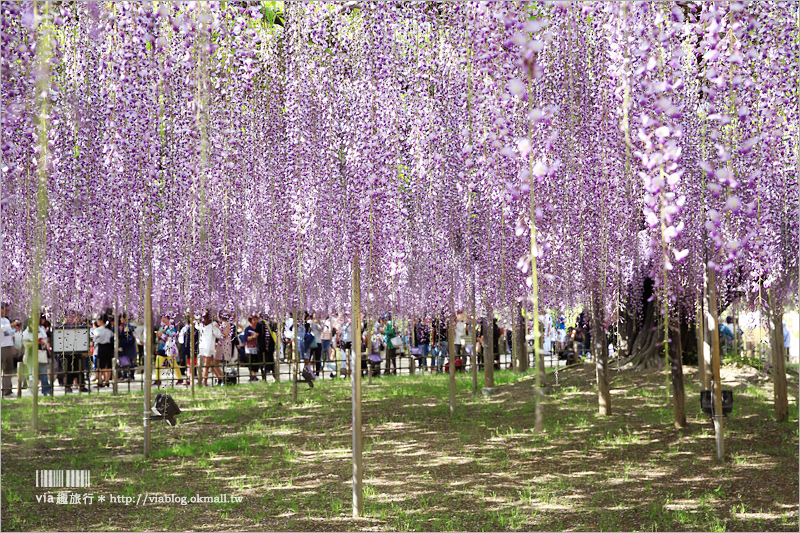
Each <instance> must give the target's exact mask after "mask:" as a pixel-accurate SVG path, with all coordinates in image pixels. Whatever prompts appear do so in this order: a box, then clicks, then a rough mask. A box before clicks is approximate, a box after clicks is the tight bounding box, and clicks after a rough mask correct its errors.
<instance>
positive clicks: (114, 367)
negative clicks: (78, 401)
mask: <svg viewBox="0 0 800 533" xmlns="http://www.w3.org/2000/svg"><path fill="white" fill-rule="evenodd" d="M117 357H119V309H118V306H117V305H116V304H115V305H114V357H112V358H111V392H112V393H113V394H115V395H116V394H117Z"/></svg>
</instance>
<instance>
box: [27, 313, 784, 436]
mask: <svg viewBox="0 0 800 533" xmlns="http://www.w3.org/2000/svg"><path fill="white" fill-rule="evenodd" d="M38 305H39V304H38V302H36V307H38ZM34 310H36V309H35V308H34ZM34 318H35V320H34ZM34 328H35V329H34ZM30 329H31V333H32V334H33V342H32V343H31V346H30V353H29V355H28V366H29V367H30V371H31V375H32V376H33V379H32V381H31V383H28V387H30V388H31V394H32V395H33V404H32V405H31V431H32V432H33V435H34V436H36V435H38V434H39V313H38V312H37V313H36V314H35V315H34V317H32V318H31V328H30ZM781 340H783V338H781ZM51 387H52V385H51Z"/></svg>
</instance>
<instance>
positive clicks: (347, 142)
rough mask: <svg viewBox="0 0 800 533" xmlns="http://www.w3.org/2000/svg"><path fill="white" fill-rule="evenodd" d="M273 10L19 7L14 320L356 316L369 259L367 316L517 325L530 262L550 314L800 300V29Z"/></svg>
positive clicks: (485, 9)
mask: <svg viewBox="0 0 800 533" xmlns="http://www.w3.org/2000/svg"><path fill="white" fill-rule="evenodd" d="M274 9H275V3H273V2H260V3H259V2H224V3H221V2H183V3H166V2H121V3H111V2H86V3H84V2H74V3H71V4H63V3H59V4H52V3H46V2H38V3H35V2H8V1H4V2H2V48H3V57H2V77H3V80H2V101H3V119H2V157H3V162H2V201H3V203H2V265H1V266H0V276H1V277H2V278H1V282H2V295H3V299H4V300H11V301H13V302H15V303H16V304H18V305H19V306H20V307H24V306H26V305H28V304H30V303H31V301H32V298H33V293H34V292H40V294H41V297H40V301H41V303H43V304H47V305H51V306H53V309H54V310H55V311H56V313H63V312H67V311H71V310H74V311H79V312H85V311H86V310H95V309H98V308H101V307H106V306H109V305H118V306H119V307H121V308H126V309H129V310H133V311H134V312H136V311H137V310H139V309H141V308H142V288H143V286H144V279H145V276H147V275H149V273H150V272H152V277H153V297H154V301H155V307H156V308H157V309H161V310H164V311H173V312H178V311H181V312H183V311H186V310H193V309H195V310H196V309H199V308H202V307H211V308H214V309H229V310H235V311H239V312H247V311H256V310H259V311H267V312H271V313H276V312H282V311H288V310H292V309H295V308H296V307H297V306H298V305H299V304H300V303H301V302H302V303H303V305H304V306H305V307H307V308H314V309H324V308H328V309H331V310H347V309H348V308H349V302H350V282H349V280H350V269H351V267H352V265H351V262H352V258H354V257H359V258H360V261H361V271H362V284H363V294H364V300H363V302H364V303H363V309H365V310H367V311H368V312H369V313H371V314H376V313H382V312H386V311H392V312H396V313H400V314H402V315H405V316H410V315H417V314H423V313H427V314H433V313H436V314H438V313H439V312H441V311H444V310H445V309H449V307H450V305H451V303H450V298H451V294H452V295H453V302H454V305H455V306H456V307H457V308H465V309H468V308H469V306H470V304H471V298H472V294H473V292H474V294H475V295H476V297H477V298H478V307H479V308H481V307H484V308H491V309H510V308H511V306H512V304H513V303H514V302H519V301H528V299H529V298H530V296H531V290H532V287H531V279H532V278H531V277H530V276H531V274H532V272H531V259H532V255H531V252H533V256H535V259H536V260H535V268H536V273H537V278H538V283H537V286H536V289H537V296H538V302H539V304H538V305H539V308H540V309H544V308H548V307H550V308H562V309H563V308H564V307H565V306H575V305H582V304H585V305H590V303H591V297H592V294H594V295H595V296H597V295H599V297H600V301H602V302H603V305H605V307H606V313H605V316H606V317H612V316H613V315H614V312H615V308H614V305H615V302H617V301H618V300H619V294H618V293H619V291H620V290H624V291H626V292H627V291H628V290H629V289H630V288H631V287H641V285H642V280H643V279H644V278H645V277H648V276H649V277H652V278H653V279H654V280H656V286H657V288H658V289H657V290H658V297H659V299H660V300H661V301H662V302H663V304H664V305H665V308H667V309H668V310H669V312H670V313H676V314H678V315H680V316H684V317H689V318H691V317H693V316H695V313H694V306H695V304H696V301H697V299H698V297H699V295H700V293H701V292H702V279H703V276H702V271H703V265H706V264H708V265H709V266H710V267H712V268H716V269H717V270H718V272H719V276H720V282H721V283H722V284H723V285H727V286H729V287H732V288H741V289H744V290H745V292H746V294H749V295H750V299H751V300H753V299H755V298H756V297H757V295H758V294H759V290H760V289H761V288H770V289H771V290H772V291H773V293H775V294H778V295H779V299H778V300H777V301H779V302H783V303H789V302H790V301H791V300H793V299H795V298H796V294H797V287H798V230H799V229H800V228H799V227H798V200H799V196H798V187H799V185H798V180H799V179H800V178H799V175H800V172H798V158H799V156H798V150H799V146H800V140H798V139H799V138H800V137H799V136H800V130H798V101H799V100H800V93H799V92H798V83H797V79H798V77H799V76H798V62H800V57H798V56H800V53H799V52H800V44H799V43H800V14H798V7H797V5H796V4H794V3H789V2H758V3H745V2H715V3H706V2H680V3H673V2H652V3H649V2H636V3H622V2H559V3H552V4H551V3H544V2H497V3H478V2H454V3H447V2H445V3H434V2H410V3H409V2H386V3H375V2H372V3H370V2H363V3H358V4H353V3H348V4H340V3H317V2H313V3H294V2H291V3H290V2H287V3H286V5H285V14H284V20H285V25H279V24H276V23H275V21H274ZM45 36H50V39H51V41H52V42H51V44H50V45H49V46H48V47H44V46H43V42H44V39H45ZM43 55H46V57H44V58H43ZM42 61H47V62H48V63H47V64H48V65H49V68H48V69H44V68H42V63H41V62H42ZM532 190H533V192H534V197H533V201H531V191H532ZM42 191H44V192H46V202H45V203H44V204H40V205H37V201H36V199H37V195H38V194H40V192H42ZM39 207H42V208H43V211H42V212H43V216H41V217H40V216H39V215H38V214H37V213H39V211H37V208H39ZM534 226H535V228H536V239H535V241H536V243H535V246H534V247H533V249H531V228H532V227H534ZM37 235H38V236H41V235H46V238H44V239H41V238H39V237H37ZM39 242H43V244H37V243H39ZM356 252H358V253H357V254H356ZM37 253H41V254H42V255H41V258H42V259H41V260H37ZM34 274H38V276H35V275H34ZM526 281H527V282H526ZM472 288H474V289H475V290H474V291H472V290H471V289H472ZM795 301H796V300H795Z"/></svg>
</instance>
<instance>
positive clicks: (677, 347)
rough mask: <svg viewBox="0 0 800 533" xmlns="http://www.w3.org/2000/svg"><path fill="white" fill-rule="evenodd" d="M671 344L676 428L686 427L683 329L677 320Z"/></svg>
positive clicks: (674, 322) (672, 323) (672, 329)
mask: <svg viewBox="0 0 800 533" xmlns="http://www.w3.org/2000/svg"><path fill="white" fill-rule="evenodd" d="M671 326H672V327H671V330H670V336H671V337H672V339H671V342H670V343H669V359H670V371H671V373H672V405H673V407H674V409H675V427H676V428H684V427H686V392H685V390H684V386H683V360H682V353H681V352H682V347H683V343H682V342H681V328H680V324H679V323H678V321H677V320H673V321H671Z"/></svg>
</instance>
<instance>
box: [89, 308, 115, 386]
mask: <svg viewBox="0 0 800 533" xmlns="http://www.w3.org/2000/svg"><path fill="white" fill-rule="evenodd" d="M92 340H93V341H94V347H95V354H96V356H97V363H96V364H97V388H101V387H108V384H109V380H110V379H111V360H112V358H113V357H114V333H113V332H112V331H111V330H110V329H108V328H107V327H106V323H105V321H104V320H103V319H102V318H100V319H98V320H97V322H95V327H94V329H92Z"/></svg>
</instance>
